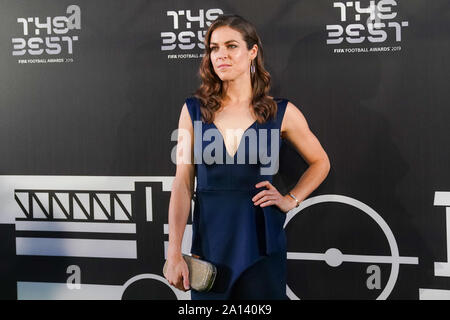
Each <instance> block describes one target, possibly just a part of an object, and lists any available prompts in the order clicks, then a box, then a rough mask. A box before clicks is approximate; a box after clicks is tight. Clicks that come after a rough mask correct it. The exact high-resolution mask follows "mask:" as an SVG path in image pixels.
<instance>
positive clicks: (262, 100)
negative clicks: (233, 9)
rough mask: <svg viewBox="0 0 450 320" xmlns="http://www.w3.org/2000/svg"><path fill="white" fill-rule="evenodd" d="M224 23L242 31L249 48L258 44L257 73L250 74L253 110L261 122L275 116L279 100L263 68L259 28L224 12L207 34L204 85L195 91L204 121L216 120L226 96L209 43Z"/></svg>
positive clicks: (201, 68)
mask: <svg viewBox="0 0 450 320" xmlns="http://www.w3.org/2000/svg"><path fill="white" fill-rule="evenodd" d="M222 26H228V27H230V28H232V29H234V30H236V31H238V32H240V33H241V35H242V38H243V39H244V40H245V42H246V43H247V49H248V50H250V49H251V48H252V47H253V46H254V45H255V44H256V45H257V46H258V53H257V55H256V58H255V59H254V60H255V62H256V63H255V73H254V74H253V75H251V84H252V93H253V94H252V106H253V111H254V114H255V115H256V117H257V121H258V122H259V123H262V122H265V121H267V120H268V119H271V118H274V117H275V115H276V112H277V104H276V102H275V101H274V100H273V99H271V98H269V96H268V93H269V90H270V79H271V77H270V74H269V72H267V71H266V69H265V68H264V55H263V48H262V44H261V40H260V38H259V36H258V34H257V33H256V28H255V27H254V26H253V25H252V24H251V23H250V22H248V21H247V20H245V19H244V18H242V17H241V16H239V15H236V14H224V15H221V16H219V17H218V18H217V19H216V20H215V21H214V22H213V23H212V24H211V26H210V27H209V29H208V31H207V32H206V35H205V55H204V56H203V59H202V61H201V64H200V69H199V76H200V78H201V85H200V87H199V88H198V89H197V90H196V91H195V93H194V96H195V97H197V98H198V99H200V101H201V107H200V110H201V113H202V118H203V121H205V122H207V123H211V122H212V121H214V114H215V112H216V111H217V110H218V109H219V108H220V105H221V102H222V100H223V99H224V98H225V92H224V88H223V82H222V80H221V79H220V78H219V77H218V76H217V74H216V73H215V71H214V68H213V66H212V63H211V48H210V47H209V45H210V40H211V35H212V33H213V31H214V30H216V29H217V28H219V27H222Z"/></svg>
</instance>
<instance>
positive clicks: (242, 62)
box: [210, 26, 258, 81]
mask: <svg viewBox="0 0 450 320" xmlns="http://www.w3.org/2000/svg"><path fill="white" fill-rule="evenodd" d="M210 48H211V54H210V56H211V63H212V65H213V68H214V71H215V72H216V74H217V75H218V76H219V78H220V79H221V80H222V81H227V80H235V79H237V78H239V77H242V76H244V77H246V76H247V77H250V64H251V61H252V60H253V59H254V58H255V57H256V53H257V49H258V46H257V45H256V44H255V45H254V46H253V48H252V49H251V50H248V49H247V43H246V42H245V41H244V39H243V38H242V35H241V33H240V32H239V31H236V30H234V29H232V28H230V27H228V26H223V27H219V28H217V29H216V30H214V31H213V33H212V34H211V39H210Z"/></svg>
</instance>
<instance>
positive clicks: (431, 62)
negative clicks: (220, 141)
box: [0, 0, 450, 300]
mask: <svg viewBox="0 0 450 320" xmlns="http://www.w3.org/2000/svg"><path fill="white" fill-rule="evenodd" d="M225 13H237V14H239V15H242V16H243V17H245V18H246V19H248V20H249V21H251V22H252V23H254V24H255V26H256V27H257V30H258V33H259V35H260V37H261V39H262V43H263V48H264V57H265V65H266V68H267V69H268V71H269V72H270V73H271V75H272V89H271V95H272V96H275V97H282V98H287V99H289V100H290V101H291V102H292V103H294V104H295V105H296V106H297V107H298V108H299V109H300V110H301V111H302V112H303V114H304V115H305V117H306V119H307V120H308V123H309V126H310V128H311V130H312V131H313V132H314V134H315V135H316V136H317V137H318V139H319V140H320V142H321V144H322V146H323V147H324V149H325V150H326V151H327V153H328V155H329V158H330V161H331V171H330V173H329V175H328V177H327V179H326V180H325V181H324V183H323V184H322V185H321V186H320V187H319V188H318V189H317V190H315V191H314V192H313V193H312V194H311V195H310V197H309V198H308V199H306V200H305V201H304V202H303V203H302V205H301V206H300V207H299V208H295V209H293V210H292V211H291V212H289V213H288V215H287V219H286V224H285V229H286V234H287V239H288V279H287V280H288V281H287V287H286V293H287V295H288V297H289V298H290V299H292V300H295V299H450V261H449V259H450V169H449V165H448V163H449V160H450V135H449V134H448V128H449V124H450V111H449V108H448V107H449V102H450V101H449V98H450V92H449V87H450V82H449V74H450V63H449V60H448V56H449V54H450V3H449V2H448V1H447V0H433V1H428V0H396V1H394V0H373V1H368V0H364V1H332V0H300V1H299V0H281V1H273V0H272V1H267V0H262V1H258V2H254V1H235V0H220V1H206V0H202V1H174V0H164V1H162V0H161V1H150V0H130V1H120V0H97V1H87V0H75V1H72V0H71V1H66V0H64V1H56V0H52V1H51V0H36V1H25V0H4V1H2V2H1V3H0V70H1V73H0V149H1V153H0V283H1V285H0V298H2V299H190V293H189V292H182V291H178V290H176V289H174V288H173V287H171V286H169V285H168V283H167V282H166V281H165V279H164V277H163V275H162V266H163V264H164V261H165V258H166V252H167V243H168V224H167V223H168V206H169V199H170V192H171V186H172V182H173V179H174V175H175V164H174V163H173V162H172V155H173V152H174V147H175V146H176V136H174V135H173V133H174V130H175V129H177V126H178V118H179V115H180V111H181V107H182V105H183V104H184V101H185V99H186V98H187V97H189V96H191V95H192V94H193V92H194V91H195V89H196V88H197V87H198V85H199V83H200V79H199V76H198V68H199V63H200V61H201V58H202V56H203V52H204V45H203V40H204V36H205V32H206V30H207V28H208V26H209V25H210V24H211V22H212V21H214V20H215V19H216V18H217V17H218V16H220V15H221V14H225ZM306 168H307V164H306V163H305V161H304V160H303V159H302V157H301V156H300V155H299V154H298V153H297V152H296V151H295V149H294V148H293V147H292V146H291V145H290V144H289V143H287V142H284V143H283V145H282V148H281V162H280V169H279V171H278V173H277V174H276V176H275V180H274V181H275V186H276V187H277V188H278V189H279V190H280V192H282V193H283V194H284V193H286V192H287V191H289V190H290V189H291V188H292V187H293V186H294V185H295V184H296V182H297V181H298V179H299V178H300V176H301V175H302V173H303V172H304V171H305V169H306ZM191 222H192V221H191V217H190V218H189V221H188V225H187V227H186V231H185V237H184V240H183V251H184V252H186V253H188V252H189V250H190V236H191V234H192V230H191Z"/></svg>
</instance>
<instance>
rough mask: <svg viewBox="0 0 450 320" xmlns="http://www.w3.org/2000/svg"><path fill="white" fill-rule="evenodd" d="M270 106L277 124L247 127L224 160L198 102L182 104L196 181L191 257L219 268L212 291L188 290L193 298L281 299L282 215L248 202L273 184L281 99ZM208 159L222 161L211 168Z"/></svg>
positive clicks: (271, 121)
mask: <svg viewBox="0 0 450 320" xmlns="http://www.w3.org/2000/svg"><path fill="white" fill-rule="evenodd" d="M275 101H276V102H277V105H278V108H277V113H276V118H275V119H269V120H268V121H266V122H265V123H263V124H259V123H258V122H257V121H255V122H253V124H252V125H250V126H249V127H248V128H247V129H246V130H245V131H244V133H243V135H242V138H241V140H240V144H239V146H238V149H237V151H236V153H235V155H234V156H231V155H230V154H228V152H227V150H226V148H225V144H224V141H223V136H222V135H221V133H220V131H219V130H218V129H217V127H216V126H215V124H214V123H210V124H208V123H205V122H203V121H202V119H201V112H200V100H199V99H198V98H196V97H189V98H187V99H186V105H187V108H188V111H189V114H190V117H191V120H192V122H193V126H194V163H195V176H196V177H197V186H196V190H195V194H194V212H193V229H192V231H193V235H192V248H191V253H192V254H195V255H198V256H200V257H201V258H202V259H204V260H207V261H210V262H211V263H213V264H214V265H216V267H217V269H218V273H217V277H216V281H215V284H214V286H213V288H212V289H211V290H210V291H209V292H197V291H195V290H191V299H192V300H199V299H201V300H217V299H220V300H222V299H286V236H285V232H284V228H283V225H284V222H285V218H286V213H284V212H282V211H281V210H280V209H279V208H278V207H277V206H276V205H270V206H266V207H261V206H260V205H257V206H255V205H254V204H253V201H252V198H253V197H254V196H255V195H256V194H257V193H259V192H260V191H262V190H266V187H260V188H256V187H255V184H257V183H258V182H261V181H264V180H268V181H270V182H271V183H272V177H273V175H274V174H276V172H277V171H278V165H279V157H278V155H279V150H280V147H281V142H282V140H281V136H280V134H281V122H282V119H283V116H284V113H285V110H286V105H287V102H288V100H287V99H275ZM208 129H213V130H208ZM208 132H209V133H208ZM211 133H213V134H211ZM216 139H218V141H216V143H215V144H214V145H215V146H217V145H221V148H212V147H211V146H212V145H211V143H212V142H214V141H215V140H216ZM251 141H253V142H252V143H250V142H251ZM255 141H257V143H254V142H255ZM208 146H209V147H208ZM208 154H209V155H212V156H215V157H217V158H215V159H216V160H217V159H222V160H221V161H213V162H211V160H208V159H207V157H206V155H208Z"/></svg>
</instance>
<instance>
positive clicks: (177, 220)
mask: <svg viewBox="0 0 450 320" xmlns="http://www.w3.org/2000/svg"><path fill="white" fill-rule="evenodd" d="M200 76H201V80H202V84H201V86H200V88H199V89H198V90H197V91H196V93H195V97H190V98H188V99H186V103H185V104H184V105H183V107H182V110H181V115H180V120H179V129H183V130H185V132H189V134H190V148H185V150H184V151H185V152H187V151H186V150H189V149H190V150H189V154H188V155H186V154H185V155H184V156H185V157H186V156H188V158H189V160H191V161H185V162H189V163H179V162H178V161H177V169H176V176H175V180H174V183H173V186H172V193H171V198H170V204H169V247H168V255H167V263H168V271H167V273H166V275H165V276H166V278H167V280H168V282H169V283H170V284H171V285H174V286H175V287H176V288H178V289H180V290H189V271H188V268H187V265H186V263H185V261H184V260H183V258H182V254H181V242H182V238H183V233H184V229H185V227H186V222H187V218H188V215H189V213H190V205H191V199H192V198H193V197H194V200H195V203H194V205H195V206H194V217H193V238H192V248H191V252H192V254H193V255H194V256H198V257H200V258H201V259H204V260H206V261H210V262H211V263H213V264H214V265H216V267H217V268H218V273H217V277H216V281H215V284H214V286H213V288H212V289H211V291H209V292H196V291H195V290H192V292H191V298H192V299H286V239H285V234H284V229H283V224H284V221H285V217H286V213H287V212H288V211H289V210H291V209H293V208H294V207H296V206H298V204H299V203H300V202H301V201H302V200H304V199H305V198H306V197H307V196H308V195H309V194H310V193H311V192H312V191H314V190H315V189H316V188H317V187H318V186H319V185H320V183H321V182H322V181H323V180H324V179H325V177H326V176H327V174H328V171H329V169H330V163H329V160H328V157H327V154H326V153H325V151H324V150H323V148H322V147H321V145H320V143H319V141H318V140H317V138H316V137H315V136H314V135H313V133H312V132H311V131H310V130H309V127H308V124H307V122H306V120H305V118H304V117H303V115H302V113H301V112H300V111H299V109H298V108H297V107H296V106H295V105H293V104H292V103H291V102H289V101H288V100H286V99H274V98H272V97H270V96H268V92H269V89H270V75H269V73H268V72H267V71H266V70H265V69H264V62H263V52H262V45H261V41H260V39H259V37H258V35H257V33H256V31H255V28H254V26H253V25H251V24H250V23H249V22H248V21H246V20H245V19H243V18H242V17H240V16H237V15H223V16H220V17H219V18H218V19H217V20H215V21H214V22H213V23H212V24H211V26H210V27H209V29H208V32H207V33H206V35H205V55H204V57H203V60H202V62H201V66H200ZM199 123H200V124H201V130H200V131H197V130H194V127H195V126H196V125H198V124H199ZM263 129H265V130H266V131H265V132H268V131H270V134H265V135H263V134H262V132H263V131H264V130H263ZM206 130H213V131H215V133H216V134H214V137H215V139H214V142H216V140H217V141H219V142H222V144H220V143H219V146H221V147H223V149H224V150H223V152H222V150H221V149H220V148H217V144H216V149H214V150H215V151H214V152H213V153H209V156H210V158H211V157H214V160H219V161H216V162H213V163H211V161H210V160H211V159H209V160H208V161H206V159H205V161H204V162H203V161H201V160H203V159H199V157H200V156H203V155H208V153H207V151H211V149H210V148H209V146H208V143H207V142H205V141H200V142H198V141H199V140H198V139H199V138H200V136H199V134H198V133H199V132H205V131H206ZM232 130H237V132H238V134H237V135H235V136H234V137H233V136H232V135H230V134H227V135H225V134H224V133H225V132H226V133H229V131H232ZM267 130H268V131H267ZM194 131H195V133H194ZM274 132H275V133H277V135H275V136H274V135H273V133H274ZM250 133H256V134H253V135H251V134H250ZM230 136H232V137H231V138H230ZM179 137H180V136H179ZM244 137H253V140H252V139H249V140H245V139H244ZM255 137H256V138H255ZM233 138H234V139H233ZM282 138H283V139H287V140H288V141H290V142H291V143H292V145H293V146H294V147H295V148H296V150H297V151H298V152H299V153H300V154H301V156H302V157H303V158H304V159H305V160H306V161H307V162H308V164H309V167H308V169H307V170H306V171H305V172H304V174H303V175H302V176H301V178H300V179H299V181H298V183H297V184H296V186H295V187H294V188H293V189H292V190H291V192H290V193H288V194H286V195H281V194H280V193H279V192H278V190H277V189H276V188H275V187H274V186H273V185H272V183H271V182H272V176H273V173H276V170H275V172H274V171H273V170H272V171H270V170H269V171H264V169H268V167H267V161H265V162H264V161H262V160H263V159H257V162H256V163H255V162H254V161H253V162H251V161H250V158H252V156H255V155H257V156H261V154H265V155H268V154H270V155H271V156H272V155H274V154H275V155H277V156H278V152H279V144H277V143H278V142H279V141H281V139H282ZM255 139H256V140H255ZM180 140H181V139H179V142H180ZM194 140H195V142H194ZM205 140H208V139H205ZM244 140H245V141H244ZM246 142H247V143H246ZM177 147H180V144H179V145H178V146H177ZM255 148H256V149H255ZM191 150H194V151H191ZM178 151H179V152H180V151H181V150H178ZM264 152H265V153H264ZM180 153H181V152H180ZM213 154H214V155H213ZM194 158H195V163H194V162H193V161H192V160H194ZM236 159H240V160H241V162H239V163H236V161H235V160H236ZM253 159H254V158H253ZM264 159H265V160H267V158H264ZM222 160H223V161H222ZM230 160H231V161H230ZM242 160H244V161H243V162H242ZM274 160H275V162H277V161H278V159H274ZM277 163H278V162H277ZM272 164H273V163H271V164H269V166H272ZM272 168H273V166H272ZM275 168H276V169H277V168H278V167H277V166H276V165H275ZM195 177H197V189H196V191H195V196H194V191H193V190H194V178H195Z"/></svg>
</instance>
